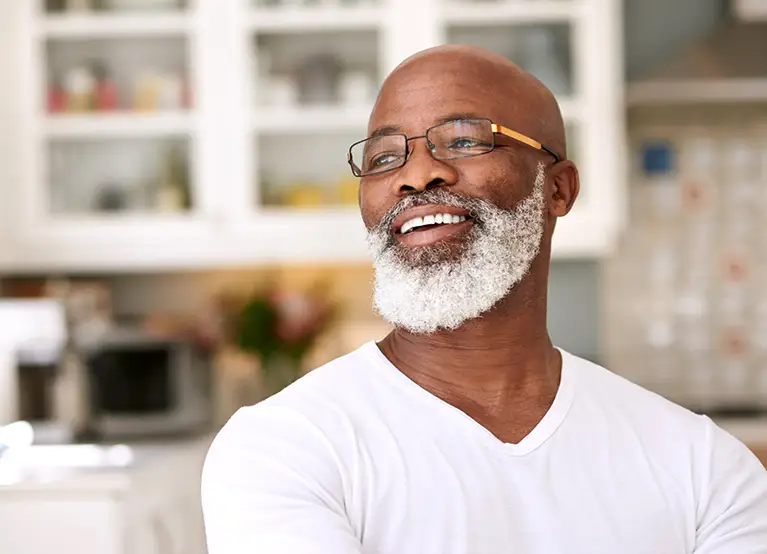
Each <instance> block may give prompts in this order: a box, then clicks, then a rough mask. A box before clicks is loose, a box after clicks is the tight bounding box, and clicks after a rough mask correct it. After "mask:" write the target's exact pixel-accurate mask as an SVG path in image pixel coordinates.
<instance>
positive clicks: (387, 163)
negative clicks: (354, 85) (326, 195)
mask: <svg viewBox="0 0 767 554" xmlns="http://www.w3.org/2000/svg"><path fill="white" fill-rule="evenodd" d="M407 140H408V139H407V138H406V137H405V135H402V134H392V135H382V136H378V137H371V138H369V139H367V140H364V141H362V142H359V143H357V144H355V145H353V146H352V148H351V159H352V164H353V165H354V167H355V170H356V172H357V173H359V174H360V176H365V175H373V174H375V173H383V172H384V171H389V170H392V169H396V168H398V167H402V166H403V165H404V164H405V161H406V157H407ZM426 140H427V144H428V146H429V149H430V150H431V154H432V156H434V157H435V158H436V159H438V160H452V159H457V158H466V157H469V156H478V155H480V154H486V153H487V152H490V151H491V150H492V149H493V148H494V146H495V135H494V134H493V129H492V124H491V123H490V121H489V120H487V119H458V120H454V121H448V122H446V123H442V124H440V125H436V126H434V127H431V128H430V129H429V130H427V131H426Z"/></svg>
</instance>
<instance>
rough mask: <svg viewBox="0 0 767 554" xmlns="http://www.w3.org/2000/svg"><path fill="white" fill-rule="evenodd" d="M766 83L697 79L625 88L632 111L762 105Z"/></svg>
mask: <svg viewBox="0 0 767 554" xmlns="http://www.w3.org/2000/svg"><path fill="white" fill-rule="evenodd" d="M765 98H767V79H711V80H709V79H700V80H675V81H657V82H652V81H648V82H640V83H633V84H630V85H629V86H628V88H627V94H626V102H627V104H628V105H629V106H631V107H636V106H651V105H672V104H683V103H684V104H687V103H695V102H699V103H705V102H763V101H764V99H765Z"/></svg>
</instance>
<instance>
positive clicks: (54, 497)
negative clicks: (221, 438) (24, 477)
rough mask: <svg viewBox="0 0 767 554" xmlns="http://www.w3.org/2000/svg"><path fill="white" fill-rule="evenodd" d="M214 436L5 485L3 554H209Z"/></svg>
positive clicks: (0, 500) (0, 504)
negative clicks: (105, 465)
mask: <svg viewBox="0 0 767 554" xmlns="http://www.w3.org/2000/svg"><path fill="white" fill-rule="evenodd" d="M208 444H209V440H207V439H203V440H198V441H193V442H192V443H186V444H184V443H181V444H168V445H165V446H153V447H150V449H149V450H151V452H150V455H149V456H144V455H143V452H144V450H145V449H142V448H137V449H136V452H137V454H136V456H137V463H136V465H135V467H128V468H125V469H123V470H108V471H107V472H96V473H90V474H89V473H82V474H73V475H70V476H62V477H56V478H53V479H49V480H43V481H35V482H30V481H22V482H19V483H16V484H9V483H0V552H2V553H3V554H6V553H7V554H50V553H51V552H65V553H69V552H73V553H74V552H76V553H77V554H206V552H207V548H206V546H205V535H204V529H203V523H202V511H201V506H200V495H199V492H200V473H201V469H202V463H203V461H204V455H205V453H206V451H207V446H208Z"/></svg>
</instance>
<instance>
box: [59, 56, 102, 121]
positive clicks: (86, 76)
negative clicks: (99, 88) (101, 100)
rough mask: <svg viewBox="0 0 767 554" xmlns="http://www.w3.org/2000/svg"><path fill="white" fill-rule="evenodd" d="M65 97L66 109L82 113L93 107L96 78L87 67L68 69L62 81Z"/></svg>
mask: <svg viewBox="0 0 767 554" xmlns="http://www.w3.org/2000/svg"><path fill="white" fill-rule="evenodd" d="M64 89H65V92H66V97H67V111H69V112H73V113H82V112H87V111H90V110H91V109H92V108H93V98H94V93H95V91H96V79H95V77H94V76H93V73H92V72H91V70H90V69H89V68H88V67H84V66H83V67H76V68H74V69H72V70H70V71H69V72H68V73H67V75H66V77H65V81H64Z"/></svg>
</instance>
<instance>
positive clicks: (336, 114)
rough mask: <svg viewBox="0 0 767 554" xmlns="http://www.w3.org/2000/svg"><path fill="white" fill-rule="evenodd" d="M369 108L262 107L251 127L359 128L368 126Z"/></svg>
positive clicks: (274, 130)
mask: <svg viewBox="0 0 767 554" xmlns="http://www.w3.org/2000/svg"><path fill="white" fill-rule="evenodd" d="M371 109H372V106H359V107H357V106H352V107H343V106H317V107H305V108H287V109H269V108H261V109H259V110H258V112H257V113H256V114H255V115H254V116H253V129H254V130H255V131H256V132H258V133H262V134H268V133H272V134H276V133H279V134H297V133H302V132H308V131H314V132H316V131H320V132H341V131H359V130H364V129H365V127H366V126H367V122H368V117H369V116H370V110H371Z"/></svg>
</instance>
